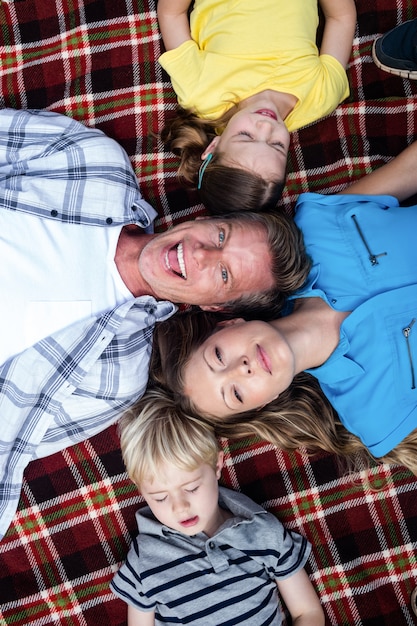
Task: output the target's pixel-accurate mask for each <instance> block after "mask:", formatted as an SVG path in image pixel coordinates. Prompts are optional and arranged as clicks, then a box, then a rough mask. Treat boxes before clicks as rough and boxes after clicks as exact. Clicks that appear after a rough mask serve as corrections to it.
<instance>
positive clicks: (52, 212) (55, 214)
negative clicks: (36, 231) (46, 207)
mask: <svg viewBox="0 0 417 626" xmlns="http://www.w3.org/2000/svg"><path fill="white" fill-rule="evenodd" d="M51 215H52V217H56V216H57V215H58V211H56V210H55V209H53V210H52V211H51Z"/></svg>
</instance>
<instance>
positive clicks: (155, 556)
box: [111, 391, 324, 626]
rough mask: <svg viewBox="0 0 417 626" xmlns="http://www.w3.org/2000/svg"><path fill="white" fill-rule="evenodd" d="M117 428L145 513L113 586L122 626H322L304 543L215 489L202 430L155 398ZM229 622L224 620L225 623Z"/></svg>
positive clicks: (212, 456) (218, 459)
mask: <svg viewBox="0 0 417 626" xmlns="http://www.w3.org/2000/svg"><path fill="white" fill-rule="evenodd" d="M153 394H154V402H153V404H152V406H151V408H149V406H150V404H151V403H149V398H148V402H147V403H146V406H147V409H146V410H142V411H141V405H140V402H139V403H138V404H137V405H136V410H135V411H133V410H132V411H130V412H129V413H128V414H126V415H125V417H124V418H123V419H122V421H121V424H120V432H121V447H122V452H123V458H124V461H125V464H126V467H127V471H128V474H129V476H130V478H131V479H132V480H133V482H134V483H135V484H136V485H137V486H138V488H139V489H140V491H141V493H142V496H143V497H144V499H145V500H146V502H147V504H148V507H146V508H142V509H140V510H139V512H138V513H137V521H138V526H139V530H140V534H139V535H138V537H137V538H136V539H134V541H133V543H132V546H131V548H130V551H129V554H128V556H127V559H126V562H125V563H124V565H123V566H122V567H121V569H120V570H119V572H118V573H117V574H116V576H115V578H114V579H113V581H112V582H111V589H112V590H113V592H114V593H116V594H117V595H118V596H119V597H120V598H122V600H124V601H125V602H127V604H128V624H129V626H138V625H139V624H140V625H141V626H143V625H145V626H147V625H148V624H149V625H150V624H155V623H158V624H163V623H168V622H169V623H172V622H175V623H188V624H201V625H204V626H207V625H208V624H210V625H219V624H232V623H233V624H247V625H249V624H250V625H251V626H261V625H263V624H265V625H266V624H275V625H278V624H281V623H282V616H281V612H280V609H279V602H278V590H279V591H280V593H281V595H282V598H283V599H284V601H285V603H286V605H287V607H288V610H289V611H290V613H291V616H292V619H293V624H297V625H299V626H300V625H302V624H308V625H309V626H316V625H317V626H320V625H324V614H323V611H322V608H321V606H320V602H319V599H318V597H317V595H316V593H315V591H314V589H313V586H312V584H311V583H310V580H309V578H308V576H307V574H306V572H305V570H304V569H303V566H304V564H305V562H306V560H307V557H308V554H309V552H310V545H309V544H308V542H307V540H306V539H305V538H304V537H301V536H300V535H297V534H295V533H292V532H290V531H287V530H286V529H284V527H283V526H282V525H281V523H280V522H279V521H278V520H277V519H276V518H275V517H274V516H273V515H272V514H271V513H267V512H266V511H265V510H264V509H262V508H261V507H260V506H258V505H257V504H255V503H254V502H253V501H252V500H250V499H249V498H247V497H246V496H244V495H243V494H241V493H237V492H234V491H231V490H229V489H226V488H223V487H220V488H219V486H218V482H217V481H218V479H219V478H220V474H221V470H222V466H223V452H222V451H221V450H219V445H218V441H217V439H216V437H215V435H214V433H213V431H212V429H211V428H210V427H209V426H208V425H205V424H203V423H202V422H199V421H197V420H195V419H192V418H189V417H185V416H183V415H180V414H179V413H178V411H177V409H176V407H175V405H174V404H173V403H171V401H170V400H169V399H168V398H167V397H166V396H165V395H164V394H163V392H161V391H155V392H153ZM229 620H230V621H229Z"/></svg>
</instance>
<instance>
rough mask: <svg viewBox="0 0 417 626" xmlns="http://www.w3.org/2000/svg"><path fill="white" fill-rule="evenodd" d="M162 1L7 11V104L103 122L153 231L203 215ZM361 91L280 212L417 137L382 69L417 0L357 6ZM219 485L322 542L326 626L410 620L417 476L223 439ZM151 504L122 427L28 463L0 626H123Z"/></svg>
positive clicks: (3, 570)
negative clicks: (163, 27)
mask: <svg viewBox="0 0 417 626" xmlns="http://www.w3.org/2000/svg"><path fill="white" fill-rule="evenodd" d="M155 9H156V2H155V0H135V1H133V0H71V1H70V0H55V2H51V0H14V1H13V0H9V1H7V2H6V1H3V2H1V1H0V80H1V87H0V106H10V107H15V108H46V109H50V110H54V111H59V112H61V113H64V114H66V115H70V116H73V117H75V118H76V119H79V120H81V121H82V122H84V123H86V124H88V125H92V126H97V127H99V128H101V129H102V130H103V131H105V132H106V133H107V134H108V135H110V136H111V137H114V138H115V139H117V140H118V141H119V142H120V143H121V144H122V145H123V146H124V148H125V149H126V150H127V152H128V154H129V156H130V157H131V159H132V163H133V165H134V167H135V170H136V172H137V176H138V178H139V181H140V184H141V188H142V190H143V194H144V196H145V198H146V199H147V200H148V201H149V202H150V203H151V204H153V206H155V208H156V209H157V210H158V213H159V219H158V221H157V225H156V226H157V229H159V230H162V229H165V228H167V227H169V226H170V225H172V224H173V223H176V222H179V221H182V220H184V219H188V218H190V217H194V216H197V215H199V214H203V213H204V207H202V205H201V204H200V203H199V201H198V198H197V197H196V195H195V194H194V193H193V192H191V191H188V190H185V189H183V188H181V187H180V185H179V184H178V182H177V180H176V177H175V171H176V166H177V160H176V158H175V157H174V155H172V154H171V153H169V152H167V151H166V150H165V149H164V146H163V145H162V144H161V143H160V141H159V140H158V132H159V131H160V130H161V128H162V126H163V124H164V121H165V119H166V118H167V117H168V116H169V115H170V114H171V112H172V111H173V109H174V107H175V103H176V100H175V94H174V92H173V90H172V87H171V84H170V82H169V79H168V77H167V76H166V75H165V74H164V72H163V71H162V70H161V68H160V67H159V66H158V64H157V62H156V61H157V58H158V56H159V54H160V51H161V40H160V35H159V31H158V25H157V20H156V11H155ZM357 9H358V27H357V32H356V37H355V42H354V49H353V53H352V56H351V61H350V65H349V70H348V72H349V81H350V84H351V94H350V97H349V98H348V100H347V101H346V102H344V103H343V104H342V105H341V106H339V107H338V109H337V110H336V111H335V112H334V113H333V114H332V115H330V116H329V117H327V118H326V119H324V120H322V121H320V122H318V123H315V124H312V125H310V126H308V127H306V128H303V129H301V130H300V131H298V132H296V133H294V134H293V137H292V142H291V150H290V157H289V168H290V175H289V180H288V185H287V188H286V190H285V193H284V196H283V199H282V205H283V207H284V208H285V210H286V211H288V213H291V212H292V211H293V207H294V204H295V200H296V198H297V196H298V194H299V193H300V192H301V191H323V192H326V193H328V192H335V191H338V190H340V189H342V188H343V187H344V186H346V185H347V184H348V183H349V182H351V181H353V180H355V179H357V178H358V177H360V176H363V175H364V174H365V173H367V172H370V171H371V170H372V169H374V168H376V167H378V166H379V165H381V164H382V163H384V162H386V161H387V160H389V159H390V158H391V157H392V156H394V155H396V154H397V153H398V152H400V151H401V150H402V149H403V148H404V147H405V146H406V145H407V144H408V143H410V142H411V141H412V140H413V139H414V137H415V135H416V134H417V133H416V131H417V126H416V125H417V83H412V82H410V81H407V80H402V79H400V78H397V77H393V76H390V75H388V74H385V73H383V72H381V71H380V70H378V69H377V68H376V67H375V65H374V64H373V62H372V58H371V47H372V42H373V39H374V38H375V35H376V34H377V33H381V32H385V31H386V30H388V29H389V28H391V27H393V26H394V25H395V24H397V23H400V22H403V21H405V20H407V19H410V18H412V17H414V16H417V0H357ZM222 445H223V447H224V450H225V453H226V465H225V469H224V471H223V476H222V482H223V484H225V485H226V486H229V487H231V488H233V489H236V490H242V491H244V492H245V493H246V494H248V495H249V496H250V497H252V498H253V499H254V500H255V501H257V502H259V503H260V504H262V505H263V506H264V507H266V508H267V509H269V510H270V511H272V512H273V513H274V514H276V515H277V516H278V517H279V518H280V519H281V521H282V522H283V523H284V524H286V525H287V526H288V527H289V528H292V529H295V530H297V531H298V532H300V533H302V534H304V535H305V536H307V537H308V539H309V540H310V541H311V543H312V544H313V550H312V555H311V557H310V559H309V562H308V565H307V571H308V573H309V575H310V576H311V579H312V581H313V584H314V585H315V587H316V589H317V591H318V593H319V594H320V598H321V602H322V604H323V607H324V610H325V613H326V618H327V623H328V624H334V625H339V626H341V625H346V626H348V625H349V626H351V625H357V626H361V625H363V626H385V625H386V626H402V625H403V624H415V623H417V618H416V617H414V616H413V613H412V611H411V609H410V600H409V598H410V594H411V591H412V590H413V588H414V587H415V585H416V584H417V562H416V549H417V500H416V495H415V494H416V485H417V482H416V479H415V478H414V477H413V476H412V475H411V474H410V473H409V472H407V471H405V470H404V469H403V468H401V467H396V468H388V467H387V466H381V467H375V468H373V469H372V470H371V472H370V473H361V474H357V475H355V476H353V477H352V476H346V475H344V473H343V471H342V470H341V469H340V468H339V464H338V462H337V459H335V458H334V457H332V456H331V455H327V454H318V455H315V456H313V457H309V456H307V455H306V454H303V453H293V454H286V453H284V452H282V451H280V450H276V449H274V448H273V447H272V446H271V445H269V444H266V443H264V442H256V441H255V440H249V439H248V440H241V441H231V440H230V441H227V440H222ZM141 505H142V499H141V497H140V496H139V495H138V493H137V490H136V488H135V487H134V486H133V485H132V483H131V482H130V481H129V479H128V478H127V476H126V474H125V472H124V467H123V463H122V460H121V455H120V450H119V444H118V438H117V433H116V429H115V428H114V427H113V428H110V429H108V430H106V431H105V432H103V433H101V434H100V435H97V436H96V437H94V438H93V439H90V440H88V441H86V442H85V443H83V444H80V445H77V446H74V447H72V448H68V449H66V450H64V451H63V452H62V453H59V454H56V455H53V456H51V457H48V458H46V459H43V460H38V461H35V462H32V463H31V464H30V465H29V467H28V469H27V471H26V474H25V481H24V485H23V491H22V497H21V500H20V504H19V509H18V512H17V514H16V516H15V519H14V521H13V524H12V526H11V527H10V529H9V532H8V534H7V535H6V537H5V539H4V540H3V541H2V542H1V543H0V623H2V624H3V623H4V624H10V625H17V626H26V625H27V624H31V625H35V626H43V625H45V624H60V625H63V626H86V625H87V626H96V625H99V624H100V625H101V624H106V625H107V624H108V625H111V626H117V625H123V624H126V607H125V605H124V604H123V603H122V602H121V601H120V600H118V599H117V598H116V597H115V596H113V595H112V593H111V592H110V590H109V587H108V584H109V581H110V580H111V578H112V576H113V574H114V572H115V571H116V570H117V568H118V566H119V564H120V562H121V561H122V560H123V559H124V557H125V555H126V553H127V550H128V546H129V543H130V540H131V537H132V536H133V535H134V534H135V533H136V527H135V520H134V513H135V510H136V509H137V508H138V507H139V506H141Z"/></svg>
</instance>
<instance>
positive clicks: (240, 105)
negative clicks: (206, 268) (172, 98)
mask: <svg viewBox="0 0 417 626" xmlns="http://www.w3.org/2000/svg"><path fill="white" fill-rule="evenodd" d="M319 4H320V5H321V8H322V10H323V13H324V17H325V24H324V32H323V39H322V44H321V48H320V53H319V52H318V50H317V47H316V31H317V26H318V10H317V1H316V0H291V2H286V1H284V0H262V2H260V3H259V2H249V1H248V0H226V1H225V0H196V1H195V3H194V6H193V10H192V11H191V14H190V20H189V19H188V9H189V5H190V1H189V0H159V2H158V20H159V25H160V29H161V33H162V38H163V41H164V44H165V48H166V52H165V53H164V54H162V56H161V57H160V59H159V61H160V63H161V65H162V67H163V68H164V69H165V70H166V71H167V72H168V74H169V75H170V77H171V81H172V84H173V87H174V90H175V92H176V94H177V97H178V102H179V105H180V108H179V110H178V112H177V116H176V117H174V118H173V119H172V120H171V121H170V122H169V123H168V125H167V126H166V128H165V129H164V131H163V133H162V139H163V140H164V141H165V142H167V143H168V144H169V145H170V147H171V149H172V150H173V151H174V152H175V153H176V154H178V155H180V157H181V162H180V167H179V171H178V172H179V175H180V176H181V177H182V178H183V179H184V180H185V181H186V182H188V183H190V184H191V185H193V186H195V187H197V188H198V189H199V190H200V192H201V194H202V200H203V202H204V204H205V205H206V207H207V208H208V209H210V210H211V211H215V212H224V211H229V210H236V209H239V210H242V209H247V210H268V209H272V208H274V207H275V206H276V203H277V201H278V200H279V197H280V194H281V191H282V188H283V186H284V181H285V170H286V161H287V153H288V147H289V143H290V139H289V131H293V130H296V129H297V128H300V127H301V126H304V125H306V124H309V123H311V122H314V121H316V120H318V119H320V118H321V117H324V116H325V115H328V114H329V113H331V112H332V111H333V110H334V109H335V108H336V106H337V105H338V104H339V103H340V102H341V101H342V100H343V99H344V98H346V97H347V95H348V93H349V89H348V81H347V77H346V72H345V66H346V64H347V62H348V60H349V56H350V52H351V48H352V40H353V34H354V29H355V24H356V10H355V3H354V1H353V0H320V2H319Z"/></svg>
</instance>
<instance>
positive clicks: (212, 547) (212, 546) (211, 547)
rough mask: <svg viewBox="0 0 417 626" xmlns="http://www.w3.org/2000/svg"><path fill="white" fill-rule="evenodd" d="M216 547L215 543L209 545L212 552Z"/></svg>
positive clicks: (211, 542)
mask: <svg viewBox="0 0 417 626" xmlns="http://www.w3.org/2000/svg"><path fill="white" fill-rule="evenodd" d="M215 547H216V546H215V543H214V541H210V543H209V548H210V550H214V548H215Z"/></svg>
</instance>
